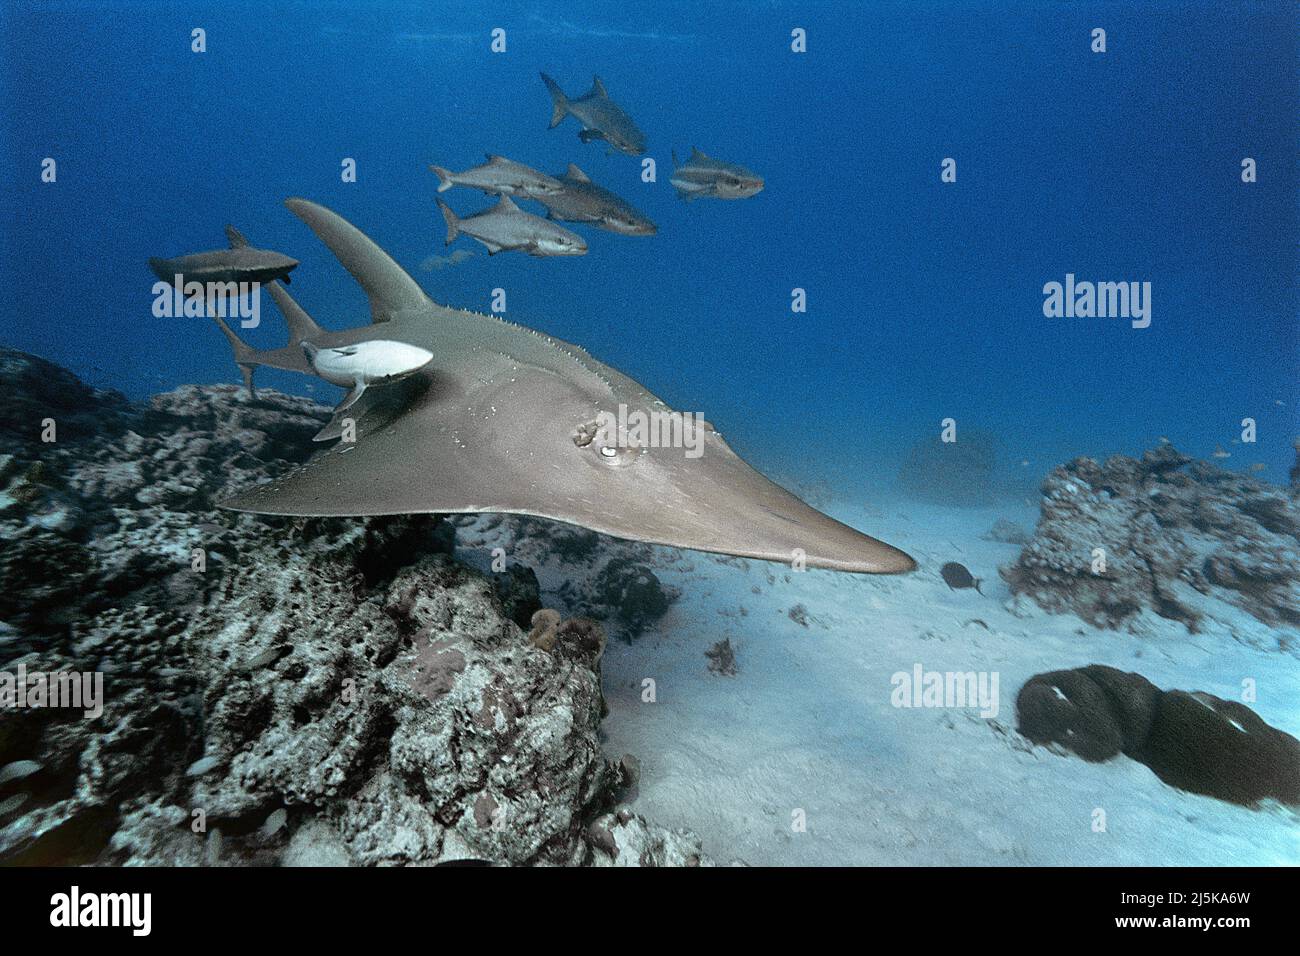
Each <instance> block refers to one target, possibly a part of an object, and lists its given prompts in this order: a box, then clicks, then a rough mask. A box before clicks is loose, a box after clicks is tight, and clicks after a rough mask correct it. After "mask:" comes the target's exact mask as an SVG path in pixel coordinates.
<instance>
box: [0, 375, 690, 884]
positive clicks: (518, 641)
mask: <svg viewBox="0 0 1300 956" xmlns="http://www.w3.org/2000/svg"><path fill="white" fill-rule="evenodd" d="M0 387H3V388H4V389H5V391H6V394H7V396H9V397H10V398H12V399H13V401H12V403H10V404H9V405H7V406H6V413H5V415H4V416H3V417H2V418H0V434H2V435H3V436H4V438H5V441H6V446H7V447H8V448H10V449H11V453H10V454H8V455H6V456H4V457H3V458H2V459H0V535H3V537H4V539H5V541H6V545H5V547H4V549H3V551H2V552H0V574H3V575H4V580H5V584H6V586H5V588H4V589H3V595H2V596H0V622H3V623H0V671H4V672H10V673H12V672H14V670H15V669H16V668H17V667H18V666H19V665H20V664H21V665H23V666H25V667H26V668H27V670H28V671H36V670H40V671H44V672H52V671H68V672H70V671H79V672H88V671H99V672H100V673H102V674H103V675H104V690H105V694H104V701H103V712H102V714H100V715H99V716H98V717H91V718H86V717H83V714H82V712H81V711H71V710H67V709H54V708H45V709H15V708H12V707H0V863H7V864H34V863H57V864H83V863H128V862H129V863H153V864H166V865H176V864H181V865H185V864H195V865H197V864H225V863H257V864H313V863H316V864H320V863H330V864H337V863H350V864H363V865H364V864H398V863H417V864H434V863H440V862H447V861H463V860H467V859H479V860H487V861H490V862H494V863H511V864H529V863H533V864H536V863H548V864H577V863H592V864H602V865H603V864H617V865H627V864H636V863H648V864H656V865H657V864H695V863H699V862H703V858H702V854H701V853H700V847H699V843H698V841H697V840H694V839H693V838H692V837H690V836H689V835H687V834H683V833H679V832H675V831H668V830H663V829H661V828H658V827H655V826H653V825H652V824H649V823H647V822H646V821H645V820H643V819H642V818H640V817H638V816H635V815H633V814H631V813H629V812H628V811H626V810H620V809H619V808H618V807H617V799H618V795H619V793H620V792H622V791H624V790H625V789H626V788H627V785H628V771H627V770H626V765H627V763H628V760H629V759H631V758H626V757H625V758H624V760H623V761H622V762H620V763H618V764H615V763H611V762H609V761H607V760H606V759H604V757H603V756H602V755H601V752H600V746H599V738H598V735H599V729H600V720H601V716H602V714H603V713H604V699H603V697H602V695H601V686H600V665H599V661H600V656H601V653H602V652H603V650H604V633H603V631H602V629H601V627H600V626H599V625H598V624H596V623H594V622H592V621H589V620H583V619H580V618H570V619H568V620H557V621H556V622H554V626H553V628H552V635H551V637H552V640H551V645H550V647H549V649H547V650H543V649H541V648H540V647H538V646H535V645H534V644H531V643H530V642H529V640H528V636H527V635H526V633H525V632H524V631H523V630H522V629H521V628H520V625H519V622H520V620H521V619H522V620H523V621H524V622H527V621H529V620H531V619H532V617H533V616H534V614H535V613H536V612H537V610H538V607H539V606H540V601H539V599H538V597H537V585H536V579H535V577H534V576H532V575H531V572H530V571H527V569H523V568H521V569H520V570H518V571H517V572H516V573H515V574H513V575H511V576H510V577H509V578H508V579H497V578H493V579H489V577H487V576H485V575H482V574H480V573H478V572H477V571H474V570H472V569H470V568H468V567H465V566H464V565H461V564H459V563H457V562H456V561H455V560H454V558H453V556H452V553H453V536H454V528H453V526H452V525H451V524H450V523H449V522H447V521H446V520H445V519H443V518H440V517H438V516H409V517H406V516H403V517H394V518H383V519H368V520H349V519H305V520H289V519H266V518H259V517H255V516H250V515H238V514H232V513H229V512H223V511H218V510H214V508H213V503H214V502H215V501H216V500H218V499H219V498H220V497H221V496H222V495H224V494H226V493H229V492H231V491H233V490H235V489H237V488H239V487H242V486H246V485H248V484H251V483H253V482H256V481H259V480H263V479H265V478H268V477H271V476H273V475H275V474H278V473H280V472H282V471H283V470H285V469H286V468H288V467H289V466H290V465H291V464H292V463H295V462H298V461H302V460H304V459H305V458H306V457H307V456H308V454H309V453H310V452H311V451H312V450H314V448H313V443H312V441H311V437H312V435H313V434H314V433H315V431H316V430H317V429H318V428H319V427H320V423H321V421H323V420H324V419H325V418H326V417H327V416H328V414H329V410H328V409H326V408H324V407H323V406H320V405H317V404H315V403H313V402H310V401H307V400H305V399H298V398H292V397H289V396H284V395H279V394H277V393H275V392H273V391H269V390H264V391H262V392H261V393H259V398H258V399H257V400H250V399H249V398H247V397H246V395H245V394H244V393H243V392H242V391H240V390H236V389H234V388H231V387H226V386H216V387H207V388H199V387H192V386H191V387H185V388H181V389H177V390H176V391H174V392H170V393H167V394H165V395H159V396H155V397H154V398H153V399H151V400H150V401H148V402H146V403H141V404H138V405H134V404H130V403H128V402H126V401H125V400H124V399H123V398H122V397H121V396H118V395H116V394H113V393H101V392H95V391H94V390H91V389H88V388H86V387H85V386H82V385H81V384H80V383H79V382H78V381H77V380H76V379H75V377H72V376H70V374H69V373H66V372H64V371H63V370H61V369H58V368H57V367H56V366H52V365H50V364H49V363H46V362H43V361H42V360H40V359H36V358H34V357H31V356H26V355H24V354H23V353H19V352H14V351H10V350H0ZM46 418H53V419H54V420H55V422H56V427H57V440H56V441H54V442H53V443H43V442H41V440H40V439H41V429H42V427H43V426H42V420H43V419H46ZM624 593H627V592H626V590H625V592H624Z"/></svg>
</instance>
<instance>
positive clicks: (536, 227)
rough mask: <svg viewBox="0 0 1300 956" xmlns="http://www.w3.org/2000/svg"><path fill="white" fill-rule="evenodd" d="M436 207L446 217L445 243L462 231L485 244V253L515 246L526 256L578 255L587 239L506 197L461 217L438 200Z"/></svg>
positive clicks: (585, 246) (584, 249)
mask: <svg viewBox="0 0 1300 956" xmlns="http://www.w3.org/2000/svg"><path fill="white" fill-rule="evenodd" d="M438 208H439V209H441V210H442V218H443V219H445V220H447V245H451V243H452V242H453V241H454V240H455V238H456V237H457V236H458V235H460V234H461V233H462V232H463V233H465V235H467V236H470V237H472V238H474V239H477V240H478V241H479V242H481V243H483V245H485V246H487V250H488V255H490V256H494V255H496V254H497V253H498V252H502V251H508V250H511V249H518V250H520V251H521V252H526V253H528V254H529V255H530V256H538V257H542V256H581V255H586V253H587V242H586V240H584V239H583V238H582V236H580V235H578V234H577V233H576V232H570V231H569V230H568V229H565V228H564V227H563V226H557V225H556V224H555V223H553V222H547V221H546V220H545V219H543V218H542V217H541V216H534V215H533V214H532V213H529V212H524V211H523V210H522V209H520V208H519V207H518V206H516V205H515V204H514V203H513V202H511V201H510V197H509V196H502V197H501V201H500V202H499V203H497V204H496V205H495V206H493V207H492V208H491V209H488V210H486V211H484V212H480V213H476V214H475V215H473V216H466V217H465V218H464V219H462V218H460V217H459V216H457V215H456V214H455V213H454V212H452V211H451V209H449V208H448V207H447V204H446V203H444V202H443V201H442V200H441V199H440V200H438Z"/></svg>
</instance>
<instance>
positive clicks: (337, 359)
mask: <svg viewBox="0 0 1300 956" xmlns="http://www.w3.org/2000/svg"><path fill="white" fill-rule="evenodd" d="M302 351H303V354H305V355H306V356H307V361H308V362H310V363H311V367H312V369H314V370H315V372H316V374H317V375H319V376H320V377H321V378H323V379H325V381H327V382H329V383H330V384H331V385H338V386H340V387H342V388H346V389H348V394H347V395H346V396H345V397H344V399H343V401H342V403H340V405H339V407H338V408H336V409H335V410H334V411H335V412H341V411H343V410H344V409H345V408H350V407H352V405H353V404H355V403H356V401H357V399H359V398H360V397H361V396H362V395H363V394H365V391H366V388H367V387H368V386H370V385H386V384H387V383H389V382H395V381H397V380H398V379H401V378H405V377H406V376H408V375H410V374H412V373H413V372H417V371H419V370H420V369H422V368H424V366H426V365H428V364H429V362H431V361H432V360H433V353H432V352H429V351H426V350H425V349H422V348H420V347H418V346H415V345H407V344H406V343H405V342H393V341H391V340H389V339H371V340H370V341H369V342H357V343H356V344H355V345H344V346H340V347H339V348H332V349H331V348H321V347H320V346H319V345H313V344H312V343H310V342H303V343H302Z"/></svg>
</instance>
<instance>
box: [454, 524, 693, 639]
mask: <svg viewBox="0 0 1300 956" xmlns="http://www.w3.org/2000/svg"><path fill="white" fill-rule="evenodd" d="M456 520H457V524H458V525H459V527H460V531H461V538H460V539H459V543H460V546H461V547H462V548H464V549H465V551H466V552H468V551H469V550H471V549H472V550H476V551H478V552H479V554H480V555H481V556H486V555H488V554H491V553H494V552H496V549H498V548H499V549H501V552H497V553H504V554H505V555H506V556H507V564H506V570H505V571H503V572H499V573H497V576H498V577H501V576H505V577H506V578H509V576H510V575H511V574H512V573H520V572H515V571H514V570H513V569H515V568H520V567H523V568H534V569H536V572H534V573H535V574H542V576H543V579H544V580H546V579H547V575H546V574H545V573H543V571H544V569H546V568H548V567H549V568H550V574H549V581H550V584H549V589H543V590H545V591H546V603H547V604H548V605H555V606H559V607H562V608H563V609H564V610H565V612H566V616H570V615H571V616H573V617H586V618H591V619H592V620H596V621H599V622H600V623H601V624H602V625H603V626H604V627H605V629H606V630H607V631H608V632H609V634H610V636H611V637H618V638H622V639H623V640H625V641H630V640H632V639H634V638H636V637H637V636H638V635H640V634H642V633H643V632H644V631H646V630H647V629H649V628H651V627H653V626H654V624H655V623H656V622H657V621H658V620H659V619H660V618H662V617H663V615H664V614H666V613H667V612H668V609H669V608H670V607H671V606H672V604H673V602H674V601H676V600H677V598H678V597H679V596H680V593H679V592H678V590H677V589H676V588H674V587H671V586H670V585H667V584H664V583H663V581H661V580H660V578H659V576H658V575H657V574H655V572H654V568H653V565H654V563H655V561H656V551H655V549H654V548H652V547H651V546H650V545H647V544H642V543H639V542H635V541H622V540H619V539H617V538H610V537H606V536H604V535H599V534H596V533H595V532H594V531H587V530H585V529H583V528H575V527H573V526H572V525H568V524H564V523H563V522H559V521H547V520H545V519H541V518H527V517H520V516H516V515H467V516H463V517H462V518H460V519H456ZM666 553H669V554H672V553H676V552H675V550H674V549H666ZM557 578H558V579H559V580H558V581H557ZM515 586H516V585H515V584H513V583H511V582H510V581H509V580H502V581H501V582H500V584H499V587H500V588H502V589H506V590H504V591H502V592H501V593H503V594H504V593H506V591H509V590H510V589H513V588H514V587H515ZM533 610H536V608H533ZM529 619H531V616H530V618H529ZM523 626H525V627H527V626H528V624H527V622H525V624H524V625H523Z"/></svg>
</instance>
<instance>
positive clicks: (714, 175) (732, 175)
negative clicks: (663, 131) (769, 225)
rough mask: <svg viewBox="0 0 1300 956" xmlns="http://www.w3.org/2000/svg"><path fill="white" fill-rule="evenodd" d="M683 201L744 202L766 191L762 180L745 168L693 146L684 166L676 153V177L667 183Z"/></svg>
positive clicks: (674, 174) (674, 172)
mask: <svg viewBox="0 0 1300 956" xmlns="http://www.w3.org/2000/svg"><path fill="white" fill-rule="evenodd" d="M668 181H669V182H670V183H672V184H673V186H674V187H675V188H676V189H677V195H678V196H679V197H681V198H682V199H686V200H691V199H703V198H705V197H709V196H711V197H713V198H714V199H745V198H747V197H749V196H752V195H754V194H755V193H756V192H758V191H759V190H761V189H762V188H763V178H762V177H761V176H758V175H756V174H754V173H752V172H750V171H749V170H748V169H746V168H745V167H744V166H737V165H736V164H735V163H724V162H723V161H722V160H720V159H714V158H713V157H712V156H706V155H705V154H704V153H701V152H700V151H699V150H698V149H696V148H695V147H694V146H692V147H691V155H690V157H689V158H688V159H687V160H686V162H684V163H680V164H679V163H678V162H677V151H676V150H673V174H672V177H671V178H669V180H668Z"/></svg>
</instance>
